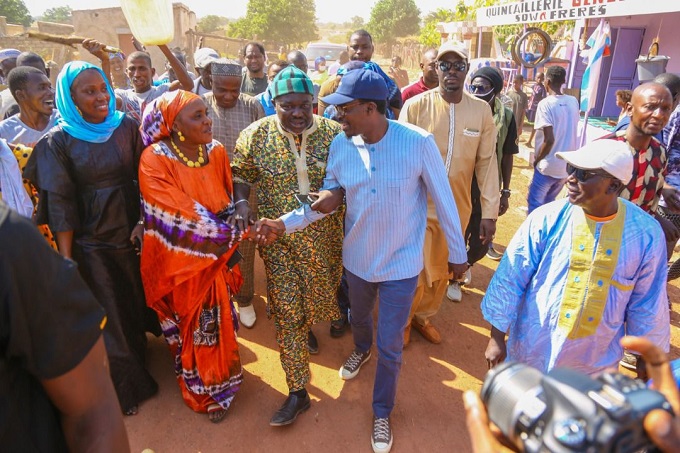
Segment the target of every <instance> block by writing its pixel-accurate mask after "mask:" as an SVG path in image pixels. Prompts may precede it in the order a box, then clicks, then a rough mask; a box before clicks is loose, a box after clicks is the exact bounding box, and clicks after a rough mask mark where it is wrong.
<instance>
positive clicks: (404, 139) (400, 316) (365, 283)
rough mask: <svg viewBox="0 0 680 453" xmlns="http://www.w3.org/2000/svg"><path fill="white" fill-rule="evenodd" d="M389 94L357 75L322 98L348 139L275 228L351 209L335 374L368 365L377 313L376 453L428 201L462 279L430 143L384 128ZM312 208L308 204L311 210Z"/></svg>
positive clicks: (461, 250)
mask: <svg viewBox="0 0 680 453" xmlns="http://www.w3.org/2000/svg"><path fill="white" fill-rule="evenodd" d="M387 94H388V93H387V86H386V84H385V82H384V81H383V79H382V77H380V75H378V74H376V73H375V72H372V71H369V70H365V69H357V70H355V71H351V72H349V73H348V74H347V75H345V76H344V77H343V79H342V81H341V82H340V86H339V87H338V90H337V91H336V92H335V93H334V94H332V95H329V96H326V97H325V98H323V99H322V100H323V102H325V103H326V104H330V105H336V106H337V112H338V121H339V122H340V123H341V125H342V129H343V131H344V134H340V135H339V136H337V137H336V138H335V140H333V143H332V144H331V149H330V154H329V158H328V165H327V167H326V178H325V180H324V185H323V189H322V190H321V191H320V192H319V194H318V195H319V198H318V200H316V201H315V202H314V203H313V204H311V206H307V205H303V206H302V207H300V208H299V209H297V210H296V211H293V212H290V213H288V214H285V215H283V216H281V218H280V219H279V220H278V221H277V224H278V228H279V229H280V230H283V228H285V230H286V232H287V233H292V232H294V231H298V230H301V229H303V228H305V227H306V226H307V225H309V224H310V223H312V222H314V221H315V220H318V219H320V218H322V217H323V216H324V215H326V213H329V212H332V211H333V210H335V209H336V208H337V207H338V206H339V205H340V204H341V203H342V200H343V196H345V197H346V200H347V210H346V216H345V239H344V242H343V264H344V266H345V269H346V270H347V280H348V283H349V293H350V303H351V324H352V334H353V336H354V345H355V349H354V351H353V352H352V354H351V355H350V356H349V358H348V359H347V361H346V362H345V364H344V365H343V366H342V368H340V377H342V378H343V379H352V378H354V377H355V376H356V375H357V374H358V373H359V369H360V368H361V366H362V365H363V364H364V363H365V362H366V361H367V360H368V359H369V358H370V356H371V345H372V343H373V307H374V304H375V300H376V296H378V297H379V308H378V332H379V334H378V336H377V345H378V366H377V372H376V376H375V384H374V389H373V413H374V422H373V435H372V437H371V444H372V446H373V450H374V452H388V451H389V450H390V448H391V446H392V440H393V437H392V430H391V427H390V421H389V416H390V413H391V412H392V409H393V407H394V400H395V395H396V388H397V380H398V377H399V370H400V368H401V353H402V349H403V341H404V328H405V326H406V322H407V320H408V315H409V310H410V307H411V303H412V301H413V296H414V293H415V290H416V285H417V283H418V274H419V273H420V271H421V270H422V268H423V246H424V239H425V224H426V217H427V196H428V194H429V195H430V196H431V197H432V200H433V201H434V204H435V206H436V210H437V215H438V216H439V219H440V222H441V227H442V229H443V230H444V232H445V235H446V239H447V243H448V250H449V260H448V261H449V271H450V272H452V273H453V276H454V277H458V278H460V277H462V275H463V273H464V272H465V271H466V270H467V264H466V263H467V255H466V251H465V243H464V241H463V234H462V231H461V226H460V219H459V218H458V210H457V209H456V202H455V201H454V199H453V194H452V193H451V188H450V186H449V184H448V182H447V177H446V172H445V170H444V164H443V162H442V159H441V157H440V155H439V150H438V149H437V145H436V144H435V142H434V139H433V137H432V134H430V133H428V132H426V131H424V130H423V129H420V128H418V127H416V126H413V125H410V124H402V123H397V122H396V121H390V120H387V118H386V117H385V108H386V100H387ZM311 201H312V200H310V202H311Z"/></svg>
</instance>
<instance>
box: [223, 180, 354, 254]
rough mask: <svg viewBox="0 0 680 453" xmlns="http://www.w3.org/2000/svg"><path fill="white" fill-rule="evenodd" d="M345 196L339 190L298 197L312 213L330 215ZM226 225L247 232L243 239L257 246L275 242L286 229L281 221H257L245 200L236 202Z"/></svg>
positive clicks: (263, 219)
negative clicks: (308, 206) (307, 205)
mask: <svg viewBox="0 0 680 453" xmlns="http://www.w3.org/2000/svg"><path fill="white" fill-rule="evenodd" d="M344 197H345V194H344V191H343V190H342V189H341V188H337V189H332V190H322V191H320V192H318V193H317V192H312V193H310V194H309V195H305V196H298V197H297V198H298V199H300V200H301V201H300V202H301V203H302V204H309V205H310V208H311V209H312V210H313V211H317V212H320V213H322V214H330V213H331V212H333V211H335V210H336V209H338V207H340V205H341V204H342V202H343V200H344ZM227 223H229V224H230V225H233V226H236V227H237V228H238V229H239V230H240V231H246V230H247V229H248V227H250V230H248V232H247V234H246V236H245V237H244V239H248V240H249V241H252V242H255V243H257V244H258V245H268V244H271V243H272V242H276V241H277V240H278V239H279V238H280V237H281V236H283V235H284V234H285V233H286V227H285V225H284V224H283V221H282V220H281V219H275V220H272V219H267V218H261V219H259V220H258V219H257V218H256V216H255V214H254V213H253V210H252V209H251V207H250V204H249V203H248V200H247V199H246V198H244V199H240V200H237V201H236V203H235V209H234V214H233V215H231V216H229V217H228V218H227Z"/></svg>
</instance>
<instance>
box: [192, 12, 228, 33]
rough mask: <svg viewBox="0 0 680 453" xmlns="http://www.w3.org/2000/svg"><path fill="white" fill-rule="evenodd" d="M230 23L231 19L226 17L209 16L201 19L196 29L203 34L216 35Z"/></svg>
mask: <svg viewBox="0 0 680 453" xmlns="http://www.w3.org/2000/svg"><path fill="white" fill-rule="evenodd" d="M228 23H229V19H227V18H226V17H223V16H216V15H214V14H209V15H207V16H205V17H201V19H200V20H199V21H198V23H197V24H196V28H197V29H198V31H200V32H202V33H214V32H216V31H218V30H219V29H220V28H222V27H224V26H225V25H227V24H228Z"/></svg>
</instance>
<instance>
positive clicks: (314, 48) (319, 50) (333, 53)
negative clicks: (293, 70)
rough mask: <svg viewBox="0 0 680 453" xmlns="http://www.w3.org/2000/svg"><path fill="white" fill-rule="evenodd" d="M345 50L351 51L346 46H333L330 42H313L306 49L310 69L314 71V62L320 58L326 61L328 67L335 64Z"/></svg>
mask: <svg viewBox="0 0 680 453" xmlns="http://www.w3.org/2000/svg"><path fill="white" fill-rule="evenodd" d="M343 50H349V47H347V45H346V44H333V43H330V42H313V43H310V44H308V45H307V49H305V56H306V57H307V64H308V65H309V69H310V70H313V69H314V60H316V59H317V58H318V57H324V58H325V59H326V66H330V65H331V64H333V63H335V61H336V60H337V59H338V56H339V55H340V52H342V51H343Z"/></svg>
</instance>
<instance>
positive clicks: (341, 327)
mask: <svg viewBox="0 0 680 453" xmlns="http://www.w3.org/2000/svg"><path fill="white" fill-rule="evenodd" d="M348 326H349V320H348V319H347V315H340V319H336V320H335V321H331V337H333V338H340V337H341V336H343V335H344V334H345V330H347V327H348Z"/></svg>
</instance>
